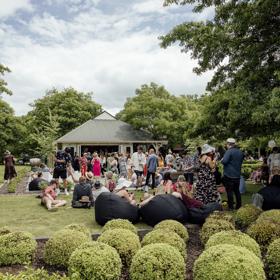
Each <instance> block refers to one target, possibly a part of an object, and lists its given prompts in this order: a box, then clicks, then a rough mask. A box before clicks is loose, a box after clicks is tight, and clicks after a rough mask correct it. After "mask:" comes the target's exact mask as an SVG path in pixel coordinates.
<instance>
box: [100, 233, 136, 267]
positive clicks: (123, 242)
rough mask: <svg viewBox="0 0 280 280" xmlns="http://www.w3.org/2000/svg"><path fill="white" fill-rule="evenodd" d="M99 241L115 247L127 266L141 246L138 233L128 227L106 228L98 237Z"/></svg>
mask: <svg viewBox="0 0 280 280" xmlns="http://www.w3.org/2000/svg"><path fill="white" fill-rule="evenodd" d="M98 241H99V242H103V243H105V244H108V245H110V246H112V247H114V248H115V249H116V250H117V252H118V253H119V255H120V257H121V260H122V263H123V264H124V265H126V266H129V265H130V263H131V259H132V257H133V256H134V255H135V253H136V252H137V251H138V250H139V249H140V248H141V244H140V240H139V237H138V235H136V234H135V233H133V232H131V231H130V230H128V229H119V228H116V229H109V230H106V231H104V232H103V233H102V234H101V235H100V236H99V237H98Z"/></svg>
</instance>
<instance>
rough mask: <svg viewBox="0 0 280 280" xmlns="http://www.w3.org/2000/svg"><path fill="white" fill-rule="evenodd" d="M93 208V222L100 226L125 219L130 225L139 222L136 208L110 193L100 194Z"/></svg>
mask: <svg viewBox="0 0 280 280" xmlns="http://www.w3.org/2000/svg"><path fill="white" fill-rule="evenodd" d="M94 208H95V220H96V222H97V223H98V224H100V225H102V226H103V225H105V224H106V223H107V222H108V221H110V220H113V219H127V220H129V221H131V222H132V223H137V222H138V221H139V214H138V207H136V206H133V205H131V204H130V203H129V202H127V201H126V200H125V199H124V198H121V197H119V196H118V195H116V194H114V193H111V192H104V193H101V194H100V195H99V196H98V197H97V199H96V201H95V206H94Z"/></svg>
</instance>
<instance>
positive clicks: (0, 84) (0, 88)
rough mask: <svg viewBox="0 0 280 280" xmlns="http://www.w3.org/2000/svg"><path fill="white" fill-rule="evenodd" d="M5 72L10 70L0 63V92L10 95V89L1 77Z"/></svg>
mask: <svg viewBox="0 0 280 280" xmlns="http://www.w3.org/2000/svg"><path fill="white" fill-rule="evenodd" d="M5 72H7V73H8V72H11V70H10V69H9V68H8V67H6V66H4V65H3V64H0V94H1V93H6V94H9V95H11V94H12V91H11V90H9V89H8V88H7V82H6V81H5V80H4V79H3V78H2V76H4V74H5Z"/></svg>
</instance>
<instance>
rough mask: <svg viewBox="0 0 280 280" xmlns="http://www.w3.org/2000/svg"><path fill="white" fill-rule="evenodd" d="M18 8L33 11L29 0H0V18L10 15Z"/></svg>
mask: <svg viewBox="0 0 280 280" xmlns="http://www.w3.org/2000/svg"><path fill="white" fill-rule="evenodd" d="M19 10H24V11H29V12H31V11H33V7H32V5H31V2H30V0H0V18H6V17H8V16H12V15H13V14H15V13H16V12H18V11H19Z"/></svg>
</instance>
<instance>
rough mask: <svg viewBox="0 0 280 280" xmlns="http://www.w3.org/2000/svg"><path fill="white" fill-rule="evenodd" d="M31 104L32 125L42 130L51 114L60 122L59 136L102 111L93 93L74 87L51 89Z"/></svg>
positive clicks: (29, 116)
mask: <svg viewBox="0 0 280 280" xmlns="http://www.w3.org/2000/svg"><path fill="white" fill-rule="evenodd" d="M31 106H32V110H31V111H30V112H29V113H28V118H29V121H30V122H31V125H32V126H33V127H36V128H37V129H39V131H41V129H43V125H44V123H45V122H46V121H47V120H48V117H49V115H50V114H51V115H52V117H53V118H55V119H56V121H57V123H58V131H57V136H58V137H60V136H62V135H64V134H66V133H67V132H69V131H71V130H72V129H74V128H76V127H77V126H79V125H81V124H82V123H84V122H86V121H88V120H89V119H91V118H94V117H95V116H97V115H98V114H99V113H101V105H99V104H97V103H96V102H94V101H93V99H92V94H91V93H83V92H78V91H77V90H75V89H73V88H66V89H64V90H62V91H59V90H57V89H55V88H54V89H52V90H49V91H48V92H47V93H46V95H45V96H44V97H42V98H40V99H37V100H35V101H34V103H33V104H31Z"/></svg>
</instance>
